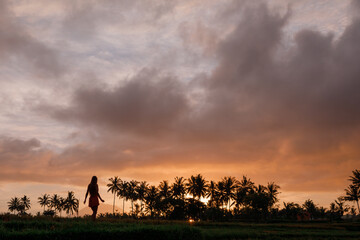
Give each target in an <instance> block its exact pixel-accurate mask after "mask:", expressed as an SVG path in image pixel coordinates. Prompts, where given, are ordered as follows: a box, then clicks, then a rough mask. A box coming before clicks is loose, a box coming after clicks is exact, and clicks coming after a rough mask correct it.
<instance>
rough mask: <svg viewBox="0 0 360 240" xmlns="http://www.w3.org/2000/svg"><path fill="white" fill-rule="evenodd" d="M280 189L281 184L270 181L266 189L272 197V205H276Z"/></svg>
mask: <svg viewBox="0 0 360 240" xmlns="http://www.w3.org/2000/svg"><path fill="white" fill-rule="evenodd" d="M279 189H280V186H279V185H276V184H275V183H274V182H270V183H268V185H267V188H266V190H267V192H268V194H269V197H270V199H271V202H270V207H271V206H272V205H274V203H276V202H277V201H278V199H277V195H279V193H280V192H279Z"/></svg>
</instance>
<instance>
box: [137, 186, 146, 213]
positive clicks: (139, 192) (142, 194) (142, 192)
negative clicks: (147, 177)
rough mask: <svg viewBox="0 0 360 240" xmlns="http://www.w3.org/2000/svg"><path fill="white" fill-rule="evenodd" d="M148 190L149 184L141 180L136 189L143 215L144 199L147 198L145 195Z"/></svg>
mask: <svg viewBox="0 0 360 240" xmlns="http://www.w3.org/2000/svg"><path fill="white" fill-rule="evenodd" d="M147 190H148V184H147V183H146V182H145V181H142V182H140V184H139V185H138V187H137V189H136V191H137V196H138V199H139V200H140V214H141V215H142V210H143V201H144V200H145V195H146V192H147Z"/></svg>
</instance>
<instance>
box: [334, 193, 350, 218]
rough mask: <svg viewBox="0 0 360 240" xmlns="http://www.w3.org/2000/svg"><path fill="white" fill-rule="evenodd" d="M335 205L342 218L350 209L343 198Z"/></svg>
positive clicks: (338, 199)
mask: <svg viewBox="0 0 360 240" xmlns="http://www.w3.org/2000/svg"><path fill="white" fill-rule="evenodd" d="M335 204H336V208H337V209H338V212H339V213H340V216H343V215H344V213H345V212H347V211H348V210H349V207H348V206H346V205H345V200H344V198H343V197H338V198H337V200H335Z"/></svg>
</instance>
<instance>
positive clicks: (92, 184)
mask: <svg viewBox="0 0 360 240" xmlns="http://www.w3.org/2000/svg"><path fill="white" fill-rule="evenodd" d="M89 192H90V195H96V194H97V192H98V186H97V177H96V176H93V177H92V178H91V182H90V184H89Z"/></svg>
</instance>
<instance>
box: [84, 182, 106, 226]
mask: <svg viewBox="0 0 360 240" xmlns="http://www.w3.org/2000/svg"><path fill="white" fill-rule="evenodd" d="M88 193H90V198H89V207H91V210H92V211H93V214H92V216H91V219H92V220H93V221H95V218H96V214H97V210H98V206H99V198H100V200H101V201H102V202H104V200H103V199H102V198H101V197H100V194H99V186H98V185H97V177H96V176H93V177H92V178H91V182H90V184H89V186H88V188H87V191H86V195H85V200H84V204H85V203H86V198H87V196H88Z"/></svg>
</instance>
